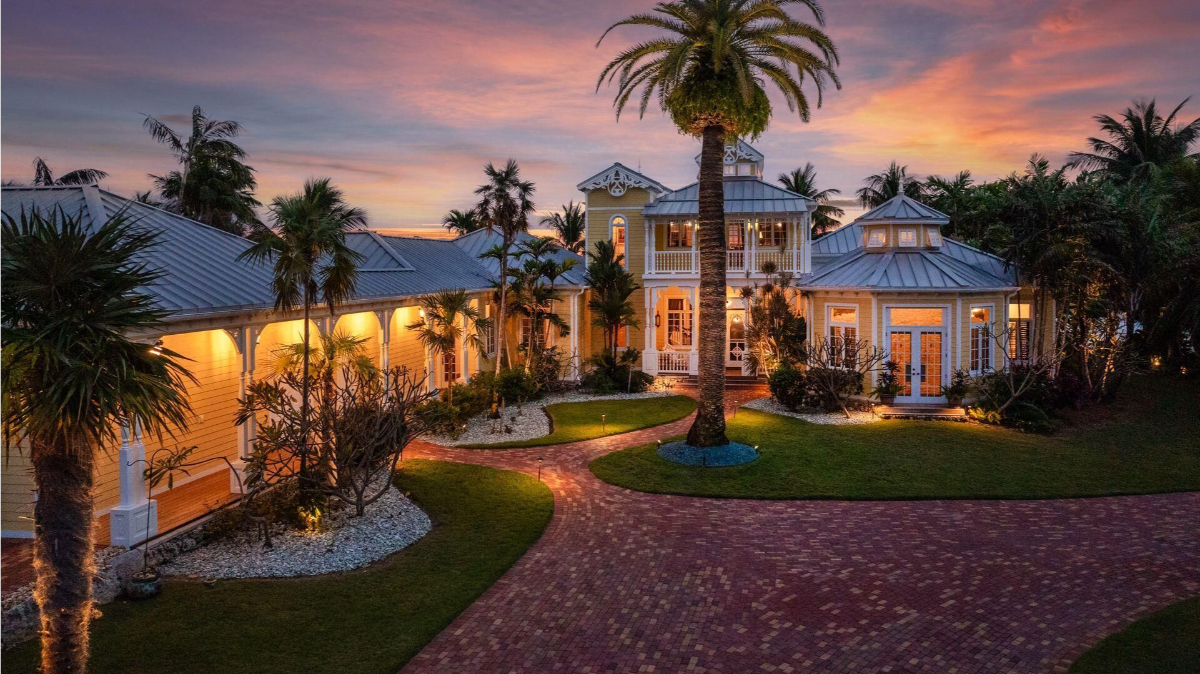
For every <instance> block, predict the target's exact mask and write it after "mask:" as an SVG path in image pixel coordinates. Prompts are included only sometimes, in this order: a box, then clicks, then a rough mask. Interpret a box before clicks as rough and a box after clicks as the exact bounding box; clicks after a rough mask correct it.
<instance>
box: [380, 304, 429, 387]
mask: <svg viewBox="0 0 1200 674" xmlns="http://www.w3.org/2000/svg"><path fill="white" fill-rule="evenodd" d="M419 320H421V314H420V309H419V308H418V307H416V306H408V307H400V308H399V309H397V310H396V311H394V312H392V335H391V339H389V340H388V364H389V365H391V366H392V367H401V366H403V367H407V368H408V369H409V370H410V371H411V372H412V373H413V375H414V376H417V377H421V376H424V372H425V368H426V363H425V347H424V346H423V345H422V344H421V340H419V339H417V333H416V331H414V330H409V329H408V326H409V325H410V324H412V323H415V322H417V321H419Z"/></svg>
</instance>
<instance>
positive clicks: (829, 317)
mask: <svg viewBox="0 0 1200 674" xmlns="http://www.w3.org/2000/svg"><path fill="white" fill-rule="evenodd" d="M834 309H853V310H854V322H853V323H851V322H850V321H835V320H833V310H834ZM861 313H862V307H860V306H858V304H857V303H845V302H827V303H826V304H825V343H826V344H833V328H834V327H839V328H854V339H855V341H858V342H861V341H862V333H861V332H860V331H859V328H858V326H859V315H860V314H861Z"/></svg>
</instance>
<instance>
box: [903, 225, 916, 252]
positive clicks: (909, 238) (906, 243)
mask: <svg viewBox="0 0 1200 674" xmlns="http://www.w3.org/2000/svg"><path fill="white" fill-rule="evenodd" d="M916 246H917V230H915V229H902V230H900V247H901V248H915V247H916Z"/></svg>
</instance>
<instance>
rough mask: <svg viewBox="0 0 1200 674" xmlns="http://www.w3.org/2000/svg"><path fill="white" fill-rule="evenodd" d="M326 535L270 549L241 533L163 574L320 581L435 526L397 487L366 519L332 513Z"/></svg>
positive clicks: (299, 536)
mask: <svg viewBox="0 0 1200 674" xmlns="http://www.w3.org/2000/svg"><path fill="white" fill-rule="evenodd" d="M324 524H325V526H324V530H323V531H320V532H306V531H296V530H293V529H284V530H280V531H279V532H278V533H276V532H272V536H271V542H272V543H273V544H274V547H273V548H271V549H270V550H264V549H263V546H262V541H261V540H260V539H259V537H258V531H257V530H254V531H252V532H246V533H241V534H236V535H234V536H232V537H230V538H227V539H223V540H218V541H214V542H213V543H210V544H207V545H204V546H201V547H199V548H197V549H195V550H192V551H191V552H186V553H183V554H181V555H179V556H178V557H176V558H175V559H174V560H172V561H171V562H169V563H167V564H164V565H162V566H161V567H159V571H161V572H162V573H163V575H170V576H192V577H199V578H205V579H218V578H284V577H289V576H315V575H318V574H322V573H332V572H334V571H349V570H350V569H357V568H359V567H362V566H366V565H367V564H370V563H371V562H375V561H378V560H380V559H383V558H384V557H387V556H388V555H390V554H392V553H394V552H397V551H399V550H401V549H403V548H405V547H408V546H409V545H411V544H412V543H413V542H415V541H416V540H417V539H419V538H421V537H422V536H424V535H425V534H426V533H428V532H429V530H430V528H432V526H433V522H431V521H430V520H429V516H428V515H426V514H425V512H424V511H422V510H421V509H420V508H418V507H417V506H416V504H414V503H413V502H412V501H410V500H408V499H407V498H405V497H404V495H403V494H401V493H400V490H398V489H396V488H395V487H391V488H390V489H388V491H387V493H386V494H384V495H383V496H382V497H380V499H379V500H378V501H376V502H375V503H372V504H371V505H369V506H367V510H366V513H365V514H363V516H362V517H355V516H354V509H353V508H351V507H343V508H341V509H339V510H336V511H334V512H332V513H330V514H329V515H328V516H327V517H326V520H325V523H324Z"/></svg>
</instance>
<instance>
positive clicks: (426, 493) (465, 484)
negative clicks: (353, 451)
mask: <svg viewBox="0 0 1200 674" xmlns="http://www.w3.org/2000/svg"><path fill="white" fill-rule="evenodd" d="M397 481H398V484H399V485H400V487H401V488H402V489H404V490H405V491H408V492H410V493H411V495H412V497H413V499H414V500H415V501H416V502H417V503H419V504H420V505H421V507H422V508H424V509H425V511H426V512H427V513H429V515H430V517H432V518H433V520H434V523H435V524H434V529H433V530H432V531H431V532H430V533H429V534H427V535H426V536H425V537H424V538H422V539H421V540H420V541H418V542H417V543H415V544H413V545H412V546H411V547H409V548H408V549H406V550H404V551H402V552H399V553H397V554H396V555H394V556H393V557H391V558H389V559H388V560H386V561H385V562H383V563H382V564H381V565H379V566H376V567H372V568H369V569H367V570H365V571H359V572H352V573H346V574H337V575H333V576H325V577H314V578H307V579H289V580H269V581H267V580H262V581H222V582H219V583H216V584H215V585H213V586H212V587H205V586H204V585H203V584H201V583H196V582H184V581H173V582H169V583H167V586H166V589H165V591H164V592H163V595H162V596H161V597H159V598H157V599H154V600H151V601H148V602H144V603H129V602H117V603H113V604H109V605H107V606H104V607H101V610H102V611H103V612H104V617H102V618H100V619H99V620H98V621H96V622H95V623H93V629H92V665H91V670H90V671H91V672H93V673H95V674H104V673H106V672H113V673H116V672H154V673H156V674H157V673H167V674H170V673H184V672H188V673H191V672H269V673H278V674H294V673H295V672H303V673H304V674H318V673H322V672H331V673H333V672H336V673H337V674H348V673H358V672H362V673H367V672H371V673H381V674H382V673H384V672H387V673H388V674H393V673H394V672H397V671H399V669H400V668H401V667H402V666H403V665H404V663H406V662H408V660H409V659H410V658H412V657H413V656H414V655H415V654H416V653H417V652H418V651H419V650H420V649H421V648H422V647H423V646H424V645H425V644H426V643H428V642H429V641H430V640H431V639H432V638H433V637H434V636H435V635H437V633H438V632H440V631H441V630H442V629H443V628H445V627H446V626H447V625H449V624H450V622H451V621H452V620H453V619H454V618H455V616H457V615H458V614H459V613H461V612H462V610H463V609H465V608H466V607H467V606H468V605H470V603H471V602H472V601H474V600H475V599H476V598H478V597H479V595H480V594H482V593H483V591H484V590H486V589H487V588H488V587H489V586H491V585H492V583H494V582H495V581H496V580H497V579H498V578H499V577H500V576H501V575H502V574H503V573H504V572H505V571H506V570H507V569H508V568H509V567H510V566H512V565H513V563H514V562H516V561H517V559H519V558H520V557H521V555H522V554H523V553H524V552H525V550H526V549H527V548H528V547H529V546H530V545H532V544H533V543H534V541H536V540H537V539H538V536H540V535H541V533H542V530H543V529H544V528H545V527H546V524H547V523H548V522H549V521H550V517H551V515H552V514H553V511H554V497H553V496H552V495H551V493H550V490H549V489H548V488H546V486H545V485H543V484H541V483H539V482H538V481H537V480H535V479H534V478H532V477H529V476H527V475H523V474H520V473H515V472H511V471H501V470H495V469H492V468H485V467H482V466H470V465H464V464H457V463H445V462H434V461H423V460H410V461H405V462H404V465H403V468H402V469H401V471H400V473H399V475H398V477H397ZM36 650H37V649H36V643H30V644H25V645H24V646H22V647H21V648H20V649H19V650H18V651H16V652H10V653H6V654H5V657H4V661H5V662H6V663H8V664H6V665H5V666H4V668H5V672H9V671H12V672H30V671H33V670H34V662H35V657H36ZM10 667H11V670H10Z"/></svg>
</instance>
